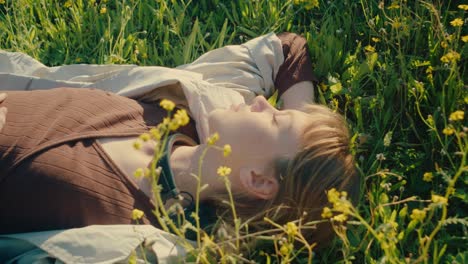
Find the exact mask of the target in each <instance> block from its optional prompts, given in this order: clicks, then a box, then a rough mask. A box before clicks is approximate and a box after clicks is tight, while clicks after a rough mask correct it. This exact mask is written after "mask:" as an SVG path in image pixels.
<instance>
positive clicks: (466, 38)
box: [461, 35, 468, 43]
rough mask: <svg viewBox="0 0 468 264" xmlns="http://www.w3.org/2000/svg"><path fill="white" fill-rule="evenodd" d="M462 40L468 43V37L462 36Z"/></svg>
mask: <svg viewBox="0 0 468 264" xmlns="http://www.w3.org/2000/svg"><path fill="white" fill-rule="evenodd" d="M461 40H462V41H463V42H465V43H466V42H468V35H465V36H462V37H461Z"/></svg>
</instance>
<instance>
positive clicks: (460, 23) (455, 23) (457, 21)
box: [450, 18, 463, 27]
mask: <svg viewBox="0 0 468 264" xmlns="http://www.w3.org/2000/svg"><path fill="white" fill-rule="evenodd" d="M450 25H452V26H454V27H461V26H463V20H462V19H461V18H455V19H454V20H452V21H450Z"/></svg>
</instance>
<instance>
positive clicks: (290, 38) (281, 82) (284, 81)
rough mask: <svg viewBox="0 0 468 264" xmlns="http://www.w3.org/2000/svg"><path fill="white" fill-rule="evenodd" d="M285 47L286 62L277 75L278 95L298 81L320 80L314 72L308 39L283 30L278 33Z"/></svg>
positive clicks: (315, 81)
mask: <svg viewBox="0 0 468 264" xmlns="http://www.w3.org/2000/svg"><path fill="white" fill-rule="evenodd" d="M278 38H279V39H280V40H281V45H282V49H283V56H284V62H283V63H282V64H281V66H280V68H279V70H278V74H277V75H276V77H275V87H276V89H277V90H278V96H281V95H282V94H283V93H284V92H285V91H286V90H288V89H289V88H290V87H291V86H293V85H294V84H296V83H299V82H303V81H311V82H314V83H317V82H318V79H317V78H316V77H315V75H314V74H313V68H312V62H311V60H310V55H309V48H308V46H307V41H306V39H305V38H304V37H301V36H299V35H297V34H294V33H289V32H283V33H280V34H278Z"/></svg>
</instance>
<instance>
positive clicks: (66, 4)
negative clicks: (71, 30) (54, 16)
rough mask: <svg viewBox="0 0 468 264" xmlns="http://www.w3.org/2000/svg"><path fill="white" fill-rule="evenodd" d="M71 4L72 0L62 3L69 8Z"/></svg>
mask: <svg viewBox="0 0 468 264" xmlns="http://www.w3.org/2000/svg"><path fill="white" fill-rule="evenodd" d="M1 3H2V1H1V0H0V4H1ZM71 6H72V1H71V0H68V1H66V2H65V4H63V7H65V8H69V7H71Z"/></svg>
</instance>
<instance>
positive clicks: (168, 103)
mask: <svg viewBox="0 0 468 264" xmlns="http://www.w3.org/2000/svg"><path fill="white" fill-rule="evenodd" d="M159 105H160V106H161V107H162V108H164V109H166V111H172V110H173V109H174V107H175V104H174V102H172V101H171V100H167V99H163V100H161V102H159Z"/></svg>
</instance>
